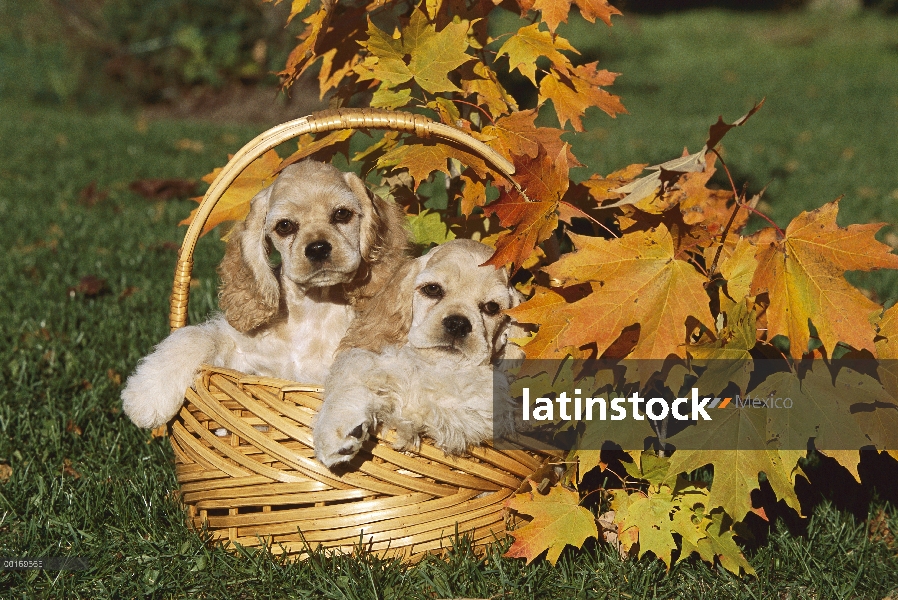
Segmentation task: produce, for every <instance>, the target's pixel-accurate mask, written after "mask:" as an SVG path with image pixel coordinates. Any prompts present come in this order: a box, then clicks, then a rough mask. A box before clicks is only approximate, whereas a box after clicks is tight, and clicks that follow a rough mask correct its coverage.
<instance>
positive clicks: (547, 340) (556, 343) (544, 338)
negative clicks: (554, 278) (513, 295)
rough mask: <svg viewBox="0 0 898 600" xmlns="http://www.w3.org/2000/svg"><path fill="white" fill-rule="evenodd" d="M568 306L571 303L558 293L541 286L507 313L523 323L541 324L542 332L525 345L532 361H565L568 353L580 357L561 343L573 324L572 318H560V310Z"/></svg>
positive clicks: (540, 330) (528, 356) (526, 352)
mask: <svg viewBox="0 0 898 600" xmlns="http://www.w3.org/2000/svg"><path fill="white" fill-rule="evenodd" d="M567 305H568V302H567V300H565V298H564V296H562V295H561V294H559V293H558V292H556V291H554V290H552V289H549V288H544V287H541V286H537V287H536V292H535V293H534V295H533V297H532V298H530V299H529V300H527V301H526V302H524V303H523V304H519V305H518V306H516V307H514V308H512V309H510V310H508V311H506V313H507V314H508V315H510V316H511V317H512V318H514V319H515V320H516V321H518V322H519V323H539V333H537V335H536V337H535V338H534V339H533V340H532V341H530V343H528V344H527V345H526V346H524V353H525V354H526V356H527V358H528V359H537V358H563V357H564V356H566V355H567V354H574V355H575V354H576V353H575V352H574V351H573V350H572V349H570V348H569V347H566V346H562V345H561V342H560V337H561V334H562V333H563V332H564V330H565V329H567V326H568V323H570V317H566V316H564V317H562V318H558V316H559V314H560V313H559V311H561V310H565V309H566V308H567Z"/></svg>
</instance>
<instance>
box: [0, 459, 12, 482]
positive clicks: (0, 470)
mask: <svg viewBox="0 0 898 600" xmlns="http://www.w3.org/2000/svg"><path fill="white" fill-rule="evenodd" d="M10 477H12V467H11V466H9V465H7V464H6V463H3V464H0V483H6V482H7V481H9V478H10Z"/></svg>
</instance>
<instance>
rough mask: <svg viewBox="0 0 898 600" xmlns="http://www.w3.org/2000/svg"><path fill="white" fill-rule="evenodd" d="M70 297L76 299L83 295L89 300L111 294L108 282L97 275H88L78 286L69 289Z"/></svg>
mask: <svg viewBox="0 0 898 600" xmlns="http://www.w3.org/2000/svg"><path fill="white" fill-rule="evenodd" d="M68 293H69V297H71V298H74V297H75V296H76V295H77V294H81V295H83V296H85V297H87V298H96V297H97V296H101V295H103V294H107V293H109V286H108V285H107V283H106V280H105V279H103V278H101V277H97V276H96V275H86V276H84V277H82V278H81V279H80V281H78V285H76V286H72V287H70V288H69V289H68Z"/></svg>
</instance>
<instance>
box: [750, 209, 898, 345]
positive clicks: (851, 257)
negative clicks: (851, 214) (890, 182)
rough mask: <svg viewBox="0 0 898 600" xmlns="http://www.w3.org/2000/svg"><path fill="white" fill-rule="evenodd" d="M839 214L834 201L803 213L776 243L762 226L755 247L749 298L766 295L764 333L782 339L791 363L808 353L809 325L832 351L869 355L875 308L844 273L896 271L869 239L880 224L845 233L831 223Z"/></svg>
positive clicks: (896, 262)
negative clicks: (845, 349) (848, 350)
mask: <svg viewBox="0 0 898 600" xmlns="http://www.w3.org/2000/svg"><path fill="white" fill-rule="evenodd" d="M838 212H839V201H838V200H836V201H834V202H830V203H829V204H825V205H823V206H822V207H820V208H818V209H816V210H814V211H811V212H802V213H801V214H800V215H798V216H797V217H795V219H793V220H792V222H791V223H790V224H789V226H788V228H786V235H785V238H783V239H777V238H776V233H775V232H774V231H773V230H772V229H764V230H761V231H760V232H759V235H758V237H757V240H756V242H755V243H756V245H757V247H758V252H757V255H756V257H757V260H758V267H757V270H756V272H755V277H754V279H753V280H752V285H751V293H752V294H759V293H762V292H768V293H769V297H770V306H769V308H768V309H767V327H768V335H769V337H773V336H775V335H784V336H786V337H788V338H789V344H790V353H791V354H792V356H793V357H795V358H800V357H801V356H802V355H803V354H805V353H806V352H807V351H808V341H809V340H810V327H809V322H813V324H814V327H815V328H816V329H817V333H818V335H819V337H820V340H821V341H822V342H823V346H824V348H827V349H829V350H830V351H832V350H833V349H834V348H835V346H836V344H837V343H838V342H843V343H846V344H848V345H849V346H851V347H853V348H856V349H858V350H861V349H863V350H869V351H871V352H875V346H874V343H873V339H874V337H875V334H876V332H875V330H874V328H873V325H872V324H871V322H870V317H871V316H872V315H874V313H876V312H878V311H879V310H881V307H880V306H879V305H878V304H876V303H875V302H873V301H872V300H869V299H868V298H866V297H865V296H864V295H863V294H861V293H860V291H858V290H857V289H855V288H854V287H852V286H851V285H850V284H849V283H848V282H847V281H846V280H845V278H844V276H843V274H844V272H845V271H873V270H876V269H881V268H891V269H898V255H895V254H892V253H891V248H890V247H889V246H887V245H886V244H883V243H881V242H878V241H876V239H875V238H874V234H875V233H876V232H877V231H879V229H881V228H882V227H883V225H885V224H884V223H872V224H866V225H850V226H848V227H847V228H843V227H839V226H838V225H837V224H836V215H837V214H838Z"/></svg>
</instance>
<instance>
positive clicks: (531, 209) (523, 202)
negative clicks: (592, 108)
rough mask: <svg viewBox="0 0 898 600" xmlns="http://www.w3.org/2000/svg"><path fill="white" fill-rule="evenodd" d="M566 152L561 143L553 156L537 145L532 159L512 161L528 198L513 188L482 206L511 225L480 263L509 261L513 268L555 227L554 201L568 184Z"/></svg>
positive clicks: (500, 264)
mask: <svg viewBox="0 0 898 600" xmlns="http://www.w3.org/2000/svg"><path fill="white" fill-rule="evenodd" d="M567 152H568V149H567V145H566V144H565V145H564V146H562V148H561V151H560V152H559V153H558V155H557V156H556V157H554V158H553V157H550V156H548V155H547V154H546V153H545V151H544V150H543V149H542V148H541V149H540V152H539V154H538V155H537V157H536V158H533V159H531V158H530V157H528V156H522V157H519V159H518V160H517V161H516V162H515V168H516V170H515V180H516V181H517V182H518V184H519V185H520V186H521V187H522V188H523V190H524V192H525V193H526V194H527V196H528V197H529V199H528V197H524V196H523V195H521V193H520V192H518V191H517V190H516V189H511V190H505V191H503V192H501V194H500V197H499V199H498V200H497V201H496V202H493V203H492V204H490V205H488V206H486V207H484V213H485V214H487V215H492V214H495V215H496V216H498V217H499V222H500V224H501V225H502V226H503V227H514V230H513V231H510V232H505V233H504V234H503V235H502V236H501V237H500V238H499V239H498V241H497V242H496V252H495V253H494V254H493V256H492V257H490V259H489V260H488V261H487V262H486V263H484V264H489V265H494V266H497V267H499V266H504V265H507V264H513V265H514V269H515V270H517V269H519V268H520V267H521V265H523V264H524V262H525V261H526V260H527V258H529V256H530V254H531V253H532V252H533V249H534V248H535V247H536V245H537V244H538V243H540V242H542V241H544V240H546V239H548V238H549V236H551V235H552V233H553V232H554V231H555V228H556V227H558V202H559V201H560V200H561V197H562V196H564V193H565V192H566V191H567V187H568V185H569V183H570V180H569V179H568V164H567Z"/></svg>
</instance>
